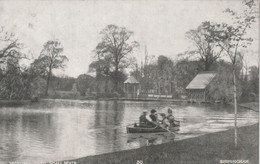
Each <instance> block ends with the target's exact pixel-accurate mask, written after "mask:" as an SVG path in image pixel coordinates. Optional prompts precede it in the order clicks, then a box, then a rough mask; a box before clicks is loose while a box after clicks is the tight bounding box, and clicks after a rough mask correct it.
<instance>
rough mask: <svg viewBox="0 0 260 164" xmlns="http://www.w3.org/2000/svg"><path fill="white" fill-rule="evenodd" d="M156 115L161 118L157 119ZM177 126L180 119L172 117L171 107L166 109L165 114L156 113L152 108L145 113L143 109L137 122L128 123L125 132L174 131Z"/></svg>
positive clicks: (176, 129) (177, 128)
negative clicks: (166, 112)
mask: <svg viewBox="0 0 260 164" xmlns="http://www.w3.org/2000/svg"><path fill="white" fill-rule="evenodd" d="M158 115H160V116H161V117H162V119H159V118H158ZM179 127H180V121H177V120H175V119H174V117H173V115H172V110H171V109H168V115H167V116H166V114H164V113H159V114H157V111H156V110H155V109H152V110H151V114H150V115H147V111H146V110H144V111H143V114H142V115H141V116H140V118H139V123H134V124H131V125H128V126H127V127H126V130H127V133H158V132H171V133H174V132H175V131H178V130H179Z"/></svg>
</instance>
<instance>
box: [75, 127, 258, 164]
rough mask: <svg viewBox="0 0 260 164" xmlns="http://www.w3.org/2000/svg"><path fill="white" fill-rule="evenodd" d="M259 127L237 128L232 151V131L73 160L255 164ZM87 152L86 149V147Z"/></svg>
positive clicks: (128, 163)
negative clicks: (242, 163) (237, 162)
mask: <svg viewBox="0 0 260 164" xmlns="http://www.w3.org/2000/svg"><path fill="white" fill-rule="evenodd" d="M258 129H259V125H258V124H255V125H252V126H246V127H241V128H239V129H238V147H237V149H235V148H234V141H233V140H234V138H233V136H234V130H233V129H230V130H227V131H223V132H217V133H212V134H207V135H203V136H200V137H196V138H191V139H186V140H182V141H175V142H170V143H165V144H161V145H153V146H148V147H142V148H139V149H134V150H126V151H120V152H114V153H108V154H102V155H96V156H88V157H84V158H80V159H75V160H72V161H74V162H77V164H83V163H84V164H85V163H87V164H88V163H89V164H92V163H93V164H103V163H108V164H136V163H138V162H137V161H140V160H142V161H143V164H153V163H154V164H159V163H167V164H168V163H169V164H173V163H176V164H190V163H198V164H214V163H220V160H248V162H249V163H251V164H258V150H259V149H258V146H259V143H258V132H259V130H258ZM86 149H87V148H86Z"/></svg>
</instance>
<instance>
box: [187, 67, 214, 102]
mask: <svg viewBox="0 0 260 164" xmlns="http://www.w3.org/2000/svg"><path fill="white" fill-rule="evenodd" d="M216 75H217V74H216V73H215V72H200V73H198V74H197V75H196V76H195V78H194V79H193V80H192V81H191V82H190V83H189V85H188V86H187V87H186V91H187V92H188V99H189V100H191V101H199V102H206V101H208V86H209V85H210V83H211V82H212V80H213V79H214V78H215V77H216Z"/></svg>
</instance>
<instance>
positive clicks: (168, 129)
mask: <svg viewBox="0 0 260 164" xmlns="http://www.w3.org/2000/svg"><path fill="white" fill-rule="evenodd" d="M160 128H162V129H164V130H167V131H168V132H170V133H172V134H174V135H175V134H176V133H174V132H173V131H170V130H169V129H167V128H164V127H162V126H160Z"/></svg>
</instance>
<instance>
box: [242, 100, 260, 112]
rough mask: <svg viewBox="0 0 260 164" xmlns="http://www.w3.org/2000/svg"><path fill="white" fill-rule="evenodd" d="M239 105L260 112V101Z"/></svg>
mask: <svg viewBox="0 0 260 164" xmlns="http://www.w3.org/2000/svg"><path fill="white" fill-rule="evenodd" d="M239 106H241V107H244V108H247V109H250V110H253V111H256V112H259V102H248V103H242V104H239Z"/></svg>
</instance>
